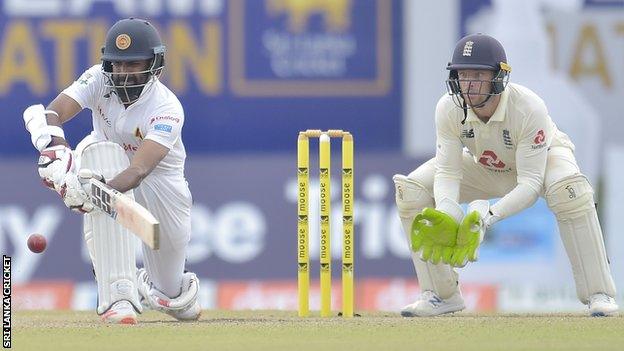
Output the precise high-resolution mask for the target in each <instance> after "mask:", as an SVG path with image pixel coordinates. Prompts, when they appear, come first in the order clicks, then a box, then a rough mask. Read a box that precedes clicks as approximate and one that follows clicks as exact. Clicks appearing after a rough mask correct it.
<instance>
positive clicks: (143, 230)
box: [89, 178, 160, 250]
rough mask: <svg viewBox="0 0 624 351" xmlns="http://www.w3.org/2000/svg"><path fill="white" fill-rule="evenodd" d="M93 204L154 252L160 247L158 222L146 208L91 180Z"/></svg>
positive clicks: (93, 179)
mask: <svg viewBox="0 0 624 351" xmlns="http://www.w3.org/2000/svg"><path fill="white" fill-rule="evenodd" d="M89 183H90V184H91V194H89V198H90V200H91V203H92V204H93V205H94V206H95V207H97V208H99V209H100V210H101V211H102V212H104V213H106V214H107V215H108V216H109V217H111V218H112V219H114V220H115V221H116V222H117V223H119V224H121V225H122V226H123V227H124V228H126V229H128V230H129V231H131V232H132V233H133V234H134V235H136V236H138V237H139V238H140V239H141V240H142V241H143V242H144V243H145V244H146V245H147V246H149V247H150V248H151V249H152V250H158V248H159V247H160V231H159V223H158V220H156V218H155V217H154V215H152V214H151V213H150V212H149V211H148V210H147V209H146V208H145V207H143V206H141V205H140V204H138V203H137V202H136V201H134V200H132V199H131V198H130V197H128V196H126V195H124V194H122V193H120V192H119V191H117V190H115V189H113V188H111V187H110V186H108V185H106V184H104V183H102V182H101V181H99V180H97V179H95V178H91V179H89Z"/></svg>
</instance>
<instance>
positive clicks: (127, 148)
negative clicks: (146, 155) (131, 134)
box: [123, 143, 139, 151]
mask: <svg viewBox="0 0 624 351" xmlns="http://www.w3.org/2000/svg"><path fill="white" fill-rule="evenodd" d="M123 148H124V151H137V149H138V148H139V147H138V146H136V145H132V144H126V143H123Z"/></svg>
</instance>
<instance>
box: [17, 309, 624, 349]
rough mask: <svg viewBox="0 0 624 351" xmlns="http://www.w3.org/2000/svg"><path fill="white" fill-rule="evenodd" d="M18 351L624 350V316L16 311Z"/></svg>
mask: <svg viewBox="0 0 624 351" xmlns="http://www.w3.org/2000/svg"><path fill="white" fill-rule="evenodd" d="M12 342H13V345H12V346H13V349H15V350H37V351H43V350H150V351H153V350H184V351H190V350H245V351H250V350H296V351H305V350H314V351H320V350H323V351H326V350H427V351H433V350H453V349H454V350H478V351H485V350H621V347H622V345H624V317H612V318H590V317H585V316H584V315H580V314H579V315H570V314H560V315H559V314H557V315H471V314H464V313H460V314H455V315H452V316H444V317H434V318H420V319H415V318H402V317H400V316H398V315H397V314H389V313H363V315H362V317H360V318H354V319H351V320H344V319H342V318H338V317H336V318H329V319H321V318H316V317H310V318H305V319H304V318H299V317H296V312H282V311H242V312H231V311H204V312H203V314H202V318H201V319H200V320H199V321H198V322H192V323H180V322H176V321H174V320H172V319H168V318H167V317H166V316H163V315H162V314H158V313H155V312H147V313H144V314H143V315H141V316H140V317H139V324H138V325H136V326H118V325H112V326H111V325H105V324H102V323H101V322H100V321H99V320H98V318H97V317H96V316H95V315H94V314H93V313H92V312H66V311H52V312H47V311H46V312H42V311H28V312H26V311H14V313H13V340H12Z"/></svg>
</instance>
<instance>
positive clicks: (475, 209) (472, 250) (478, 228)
mask: <svg viewBox="0 0 624 351" xmlns="http://www.w3.org/2000/svg"><path fill="white" fill-rule="evenodd" d="M497 220H498V218H497V217H496V216H494V215H492V214H491V213H490V203H489V202H488V201H487V200H475V201H473V202H471V203H470V205H469V206H468V215H467V216H466V217H464V219H463V220H462V222H461V224H460V225H459V229H458V230H457V243H456V245H455V248H454V249H453V254H452V257H451V260H450V262H449V264H450V265H451V266H454V267H464V266H465V265H466V264H467V263H468V261H470V262H474V261H476V260H477V259H478V258H479V246H480V245H481V242H482V241H483V237H484V236H485V232H486V231H487V229H488V228H489V227H490V226H491V225H492V224H493V223H494V222H496V221H497Z"/></svg>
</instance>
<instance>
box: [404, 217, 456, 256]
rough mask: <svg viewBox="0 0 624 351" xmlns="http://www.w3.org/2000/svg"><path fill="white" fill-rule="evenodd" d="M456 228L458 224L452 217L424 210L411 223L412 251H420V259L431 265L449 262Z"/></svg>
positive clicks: (454, 241)
mask: <svg viewBox="0 0 624 351" xmlns="http://www.w3.org/2000/svg"><path fill="white" fill-rule="evenodd" d="M458 227H459V224H458V223H457V221H456V220H455V218H453V217H452V216H450V215H448V214H446V213H444V212H442V211H439V210H436V209H433V208H425V209H424V210H423V211H422V213H420V214H419V215H417V216H416V218H415V219H414V222H413V223H412V232H411V233H410V238H411V246H412V251H414V252H418V251H421V250H422V252H421V254H420V258H421V259H422V260H423V261H431V262H432V263H433V264H438V263H440V261H443V262H450V260H451V257H452V254H453V248H454V247H455V243H456V240H457V229H458Z"/></svg>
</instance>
